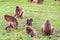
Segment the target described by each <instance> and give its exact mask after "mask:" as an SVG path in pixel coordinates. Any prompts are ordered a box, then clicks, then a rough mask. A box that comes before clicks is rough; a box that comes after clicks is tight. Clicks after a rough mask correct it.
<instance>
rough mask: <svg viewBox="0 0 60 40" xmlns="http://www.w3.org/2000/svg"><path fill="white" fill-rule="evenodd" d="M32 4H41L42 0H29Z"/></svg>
mask: <svg viewBox="0 0 60 40" xmlns="http://www.w3.org/2000/svg"><path fill="white" fill-rule="evenodd" d="M29 1H30V2H32V3H37V4H39V3H40V4H42V3H43V1H44V0H29Z"/></svg>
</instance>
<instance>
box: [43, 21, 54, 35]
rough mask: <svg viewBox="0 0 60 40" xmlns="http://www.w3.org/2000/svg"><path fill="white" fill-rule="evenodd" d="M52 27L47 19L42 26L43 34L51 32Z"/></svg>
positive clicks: (50, 33)
mask: <svg viewBox="0 0 60 40" xmlns="http://www.w3.org/2000/svg"><path fill="white" fill-rule="evenodd" d="M53 31H54V28H53V26H52V25H51V22H50V21H49V20H46V21H45V22H44V24H43V26H42V33H43V35H46V36H50V35H52V34H53Z"/></svg>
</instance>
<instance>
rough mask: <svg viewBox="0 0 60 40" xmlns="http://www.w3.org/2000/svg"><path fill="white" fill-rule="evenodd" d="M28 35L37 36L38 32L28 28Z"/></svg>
mask: <svg viewBox="0 0 60 40" xmlns="http://www.w3.org/2000/svg"><path fill="white" fill-rule="evenodd" d="M26 33H27V34H28V35H30V36H31V37H34V36H36V31H35V30H34V29H33V28H32V27H31V26H27V27H26Z"/></svg>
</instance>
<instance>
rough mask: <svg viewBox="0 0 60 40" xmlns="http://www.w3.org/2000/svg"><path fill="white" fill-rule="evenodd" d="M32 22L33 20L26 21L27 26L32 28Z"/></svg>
mask: <svg viewBox="0 0 60 40" xmlns="http://www.w3.org/2000/svg"><path fill="white" fill-rule="evenodd" d="M32 21H33V19H32V18H29V19H27V21H26V25H28V26H32Z"/></svg>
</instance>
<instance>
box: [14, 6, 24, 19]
mask: <svg viewBox="0 0 60 40" xmlns="http://www.w3.org/2000/svg"><path fill="white" fill-rule="evenodd" d="M14 16H15V17H17V18H24V11H23V8H21V7H19V6H16V10H15V15H14Z"/></svg>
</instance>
